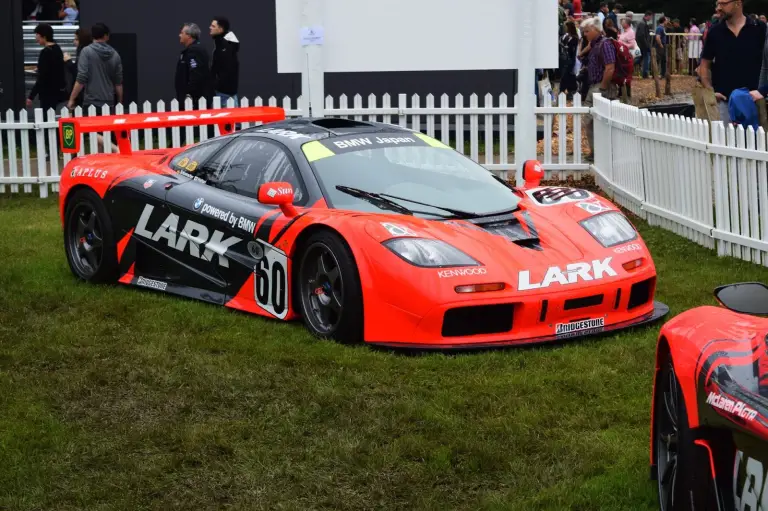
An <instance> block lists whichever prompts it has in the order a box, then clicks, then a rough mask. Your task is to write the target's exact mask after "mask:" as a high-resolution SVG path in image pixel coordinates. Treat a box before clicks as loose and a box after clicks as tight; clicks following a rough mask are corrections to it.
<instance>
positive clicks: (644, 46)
mask: <svg viewBox="0 0 768 511" xmlns="http://www.w3.org/2000/svg"><path fill="white" fill-rule="evenodd" d="M651 19H653V13H652V12H651V11H645V16H643V21H641V22H640V23H638V24H637V32H636V34H635V40H636V41H637V47H638V48H640V52H641V53H642V57H641V59H642V60H643V78H648V73H649V72H650V68H651V47H652V46H653V36H652V35H651V27H650V26H649V25H648V23H650V21H651Z"/></svg>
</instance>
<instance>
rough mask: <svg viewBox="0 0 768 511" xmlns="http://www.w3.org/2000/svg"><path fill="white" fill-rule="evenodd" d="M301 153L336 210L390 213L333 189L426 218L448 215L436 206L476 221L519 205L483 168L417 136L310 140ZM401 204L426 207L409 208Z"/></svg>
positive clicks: (384, 207)
mask: <svg viewBox="0 0 768 511" xmlns="http://www.w3.org/2000/svg"><path fill="white" fill-rule="evenodd" d="M302 150H303V151H304V154H305V155H306V156H307V160H308V161H309V162H310V164H311V165H312V167H313V170H314V171H315V174H316V175H317V178H318V179H319V180H320V182H321V183H322V185H323V187H324V188H325V192H326V194H327V198H328V199H330V201H331V203H332V204H333V207H334V208H337V209H349V210H355V211H364V212H375V213H381V212H386V213H392V208H387V207H386V206H385V204H383V203H382V202H381V201H371V200H366V199H365V198H364V197H361V196H360V194H350V193H345V192H344V191H342V190H339V189H337V186H340V187H341V188H342V189H343V188H345V187H349V188H356V189H358V190H364V191H365V192H370V193H375V194H387V198H388V199H390V200H392V201H393V202H396V203H397V204H399V205H402V206H405V207H406V208H408V209H412V210H418V212H416V213H415V214H416V215H417V216H423V217H428V218H432V217H435V218H446V216H451V215H450V214H446V210H445V209H441V207H446V208H450V209H452V210H460V211H464V212H469V213H472V214H475V215H478V216H481V215H488V214H491V213H499V212H506V211H510V210H513V209H516V208H517V204H518V203H519V202H520V198H519V197H518V196H516V195H515V194H514V193H513V192H512V190H511V189H510V188H509V187H507V186H505V185H504V184H503V183H502V182H500V181H498V180H497V179H496V178H495V177H494V176H493V174H492V173H491V172H489V171H488V170H486V169H485V168H484V167H482V166H481V165H479V164H477V163H475V162H473V161H472V160H470V159H469V158H466V157H465V156H462V155H461V154H459V153H458V152H456V151H454V150H453V149H451V148H450V147H448V146H445V145H443V144H442V143H440V142H438V141H437V140H434V139H432V138H430V137H427V136H426V135H422V134H421V133H402V132H401V133H372V134H367V133H366V134H362V135H356V136H354V137H344V138H332V139H329V140H316V141H312V142H308V143H306V144H304V145H303V146H302ZM392 196H396V197H398V198H393V197H392ZM404 199H408V200H413V201H418V202H419V203H421V204H428V205H429V206H426V205H419V206H418V207H415V205H414V203H412V202H408V201H407V200H404ZM430 206H432V207H430Z"/></svg>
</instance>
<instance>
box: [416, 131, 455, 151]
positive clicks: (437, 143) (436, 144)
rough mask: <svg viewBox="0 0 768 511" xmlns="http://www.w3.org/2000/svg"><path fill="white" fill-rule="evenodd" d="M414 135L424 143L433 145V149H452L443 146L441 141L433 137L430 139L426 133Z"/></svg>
mask: <svg viewBox="0 0 768 511" xmlns="http://www.w3.org/2000/svg"><path fill="white" fill-rule="evenodd" d="M414 135H416V136H417V137H419V138H420V139H422V140H423V141H424V142H426V143H427V144H429V145H431V146H432V147H439V148H440V149H451V148H450V147H449V146H447V145H445V144H443V143H442V142H440V141H439V140H436V139H434V138H432V137H428V136H427V135H425V134H424V133H414Z"/></svg>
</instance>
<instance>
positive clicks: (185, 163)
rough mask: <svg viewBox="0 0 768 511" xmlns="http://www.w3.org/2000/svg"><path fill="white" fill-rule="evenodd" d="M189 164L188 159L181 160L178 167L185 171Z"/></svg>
mask: <svg viewBox="0 0 768 511" xmlns="http://www.w3.org/2000/svg"><path fill="white" fill-rule="evenodd" d="M188 163H189V158H182V159H181V161H180V162H179V167H181V168H183V169H185V168H187V164H188Z"/></svg>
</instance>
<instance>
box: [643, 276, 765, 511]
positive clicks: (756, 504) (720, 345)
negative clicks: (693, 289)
mask: <svg viewBox="0 0 768 511" xmlns="http://www.w3.org/2000/svg"><path fill="white" fill-rule="evenodd" d="M715 296H716V298H717V301H718V302H719V303H720V305H721V307H714V306H703V307H698V308H695V309H692V310H688V311H686V312H684V313H682V314H680V315H678V316H676V317H675V318H673V319H672V320H670V321H669V322H667V323H666V324H665V325H664V326H663V327H662V329H661V332H660V334H659V338H658V343H657V352H656V371H655V375H656V376H655V381H654V391H653V404H652V408H651V446H650V447H651V456H650V463H651V478H652V479H655V480H656V481H657V485H658V497H659V504H660V507H661V509H662V511H670V510H677V509H684V510H689V509H690V510H699V509H706V510H713V511H725V510H728V511H731V510H734V509H735V510H739V511H743V510H747V509H748V510H750V511H758V510H766V509H768V350H767V343H768V319H765V318H764V317H760V316H764V315H766V314H768V287H766V286H765V285H763V284H760V283H752V282H750V283H742V284H733V285H728V286H722V287H720V288H718V289H716V290H715Z"/></svg>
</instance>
